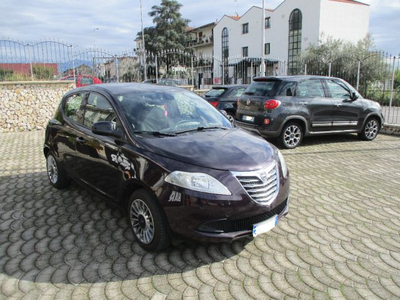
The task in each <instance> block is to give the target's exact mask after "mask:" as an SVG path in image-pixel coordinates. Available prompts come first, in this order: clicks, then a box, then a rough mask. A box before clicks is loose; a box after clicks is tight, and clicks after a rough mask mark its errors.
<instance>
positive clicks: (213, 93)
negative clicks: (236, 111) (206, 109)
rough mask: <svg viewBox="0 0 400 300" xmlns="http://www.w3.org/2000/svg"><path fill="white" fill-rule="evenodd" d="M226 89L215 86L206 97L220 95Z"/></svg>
mask: <svg viewBox="0 0 400 300" xmlns="http://www.w3.org/2000/svg"><path fill="white" fill-rule="evenodd" d="M225 91H226V89H224V88H213V89H211V90H209V91H208V92H207V93H205V94H204V96H206V97H218V96H221V95H222V93H223V92H225Z"/></svg>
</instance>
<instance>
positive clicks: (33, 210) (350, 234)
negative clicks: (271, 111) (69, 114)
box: [0, 131, 400, 300]
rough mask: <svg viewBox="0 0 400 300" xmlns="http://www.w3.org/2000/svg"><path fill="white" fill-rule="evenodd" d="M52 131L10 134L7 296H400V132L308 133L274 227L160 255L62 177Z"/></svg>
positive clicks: (1, 269)
mask: <svg viewBox="0 0 400 300" xmlns="http://www.w3.org/2000/svg"><path fill="white" fill-rule="evenodd" d="M43 135H44V132H43V131H39V132H29V133H8V134H0V299H36V298H40V299H70V298H72V299H88V298H90V299H148V298H153V299H181V298H184V299H197V298H200V299H207V300H210V299H214V298H216V299H249V298H255V299H269V298H276V299H313V298H314V299H345V298H347V299H399V298H400V235H399V228H400V188H399V183H400V138H398V137H393V136H385V135H380V136H378V138H377V139H376V140H375V141H373V142H361V141H359V140H358V139H357V137H356V136H352V135H349V136H334V137H324V138H322V139H321V138H309V139H305V140H304V145H302V146H301V147H299V148H297V149H295V150H289V151H283V154H284V156H285V157H286V160H287V163H288V165H289V168H290V172H291V178H292V189H291V207H290V213H289V215H288V216H287V217H286V218H284V219H282V220H281V221H280V222H279V223H278V226H277V227H276V228H274V229H273V230H272V231H271V232H269V233H267V234H264V235H261V236H259V237H257V238H256V239H254V240H252V239H247V240H244V241H239V242H234V243H233V244H231V245H230V244H219V245H216V244H209V245H197V244H192V243H189V242H185V243H182V244H179V245H177V246H173V247H170V248H169V249H167V250H166V251H164V252H161V253H158V254H152V253H147V252H145V251H143V250H142V249H141V248H140V247H139V245H138V244H137V243H136V242H135V241H134V238H133V236H132V234H131V232H130V230H129V228H128V223H127V219H126V217H125V216H124V215H123V213H122V212H121V211H120V209H119V208H117V207H114V206H111V205H109V204H107V203H106V202H105V201H103V200H102V199H100V198H98V197H97V196H94V195H92V194H91V193H89V192H87V191H86V190H84V189H83V188H81V187H79V186H78V185H76V184H72V186H71V187H70V189H68V190H64V191H59V190H56V189H54V188H52V187H51V186H50V184H49V183H48V181H47V177H46V173H45V160H44V158H43V156H42V140H43Z"/></svg>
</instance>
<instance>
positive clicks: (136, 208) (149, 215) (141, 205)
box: [128, 189, 171, 252]
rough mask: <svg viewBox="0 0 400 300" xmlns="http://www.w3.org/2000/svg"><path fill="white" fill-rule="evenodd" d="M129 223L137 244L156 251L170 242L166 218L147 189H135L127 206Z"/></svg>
mask: <svg viewBox="0 0 400 300" xmlns="http://www.w3.org/2000/svg"><path fill="white" fill-rule="evenodd" d="M128 209H129V211H128V215H129V223H130V225H131V229H132V232H133V235H134V236H135V238H136V240H137V242H138V243H139V245H140V246H141V247H142V248H143V249H145V250H147V251H152V252H158V251H160V250H162V249H165V248H167V247H168V246H169V245H170V244H171V239H170V236H169V233H168V223H167V218H166V216H165V215H164V211H163V210H162V208H161V207H160V205H159V204H158V201H157V199H156V198H155V197H154V196H153V195H152V194H150V193H149V192H148V191H146V190H144V189H141V190H137V191H135V192H134V193H133V194H132V195H131V197H130V199H129V206H128Z"/></svg>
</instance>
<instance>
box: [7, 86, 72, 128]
mask: <svg viewBox="0 0 400 300" xmlns="http://www.w3.org/2000/svg"><path fill="white" fill-rule="evenodd" d="M72 88H74V83H73V82H72V81H46V82H0V132H15V131H29V130H37V129H43V128H45V127H46V125H47V122H48V121H49V120H50V119H51V118H52V117H53V116H54V112H55V110H56V108H57V106H58V104H59V103H60V100H61V97H62V96H63V95H64V94H65V93H66V92H67V91H69V90H70V89H72Z"/></svg>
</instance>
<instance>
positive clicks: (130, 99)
mask: <svg viewBox="0 0 400 300" xmlns="http://www.w3.org/2000/svg"><path fill="white" fill-rule="evenodd" d="M117 99H118V100H119V101H120V103H121V107H122V109H123V112H124V114H125V116H126V118H127V119H128V122H129V123H130V125H131V126H132V129H133V131H134V133H136V134H152V135H156V136H170V135H175V134H180V133H184V132H190V131H197V130H198V131H202V130H208V129H209V130H211V129H216V128H232V125H231V123H230V122H229V121H228V119H226V118H225V117H224V116H223V115H222V114H221V113H220V112H219V111H218V110H216V109H215V108H214V107H213V106H212V105H210V104H209V103H208V102H207V101H205V100H204V99H203V98H201V97H200V96H197V95H196V94H194V93H192V92H189V91H181V90H179V91H178V90H177V91H170V90H166V91H159V90H158V91H154V90H153V91H132V92H129V93H125V94H120V95H117ZM160 133H161V134H162V135H160Z"/></svg>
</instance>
